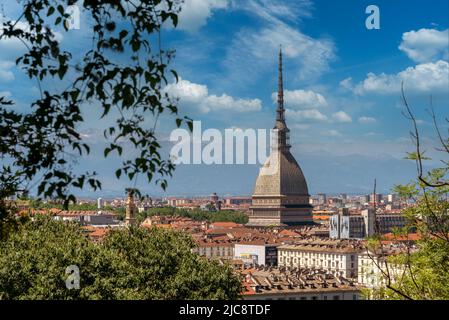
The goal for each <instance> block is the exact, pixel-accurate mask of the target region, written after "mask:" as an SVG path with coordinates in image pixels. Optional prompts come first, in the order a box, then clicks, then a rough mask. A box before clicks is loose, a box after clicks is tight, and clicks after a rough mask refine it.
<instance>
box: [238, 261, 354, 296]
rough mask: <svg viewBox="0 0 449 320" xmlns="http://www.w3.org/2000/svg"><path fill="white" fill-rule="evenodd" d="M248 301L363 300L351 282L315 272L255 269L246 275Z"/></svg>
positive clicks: (244, 272) (244, 286)
mask: <svg viewBox="0 0 449 320" xmlns="http://www.w3.org/2000/svg"><path fill="white" fill-rule="evenodd" d="M242 285H243V288H244V291H243V293H242V297H243V299H244V300H359V299H360V289H359V287H357V286H356V285H355V283H354V282H353V281H351V280H348V279H346V278H344V277H340V276H334V275H331V274H326V273H317V272H315V271H312V270H302V271H298V270H286V269H285V268H260V267H259V268H253V269H249V270H244V271H243V272H242Z"/></svg>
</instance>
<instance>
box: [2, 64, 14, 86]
mask: <svg viewBox="0 0 449 320" xmlns="http://www.w3.org/2000/svg"><path fill="white" fill-rule="evenodd" d="M13 66H14V63H13V62H10V61H0V81H1V82H8V81H12V80H14V78H15V77H14V73H13V72H12V71H11V69H12V67H13Z"/></svg>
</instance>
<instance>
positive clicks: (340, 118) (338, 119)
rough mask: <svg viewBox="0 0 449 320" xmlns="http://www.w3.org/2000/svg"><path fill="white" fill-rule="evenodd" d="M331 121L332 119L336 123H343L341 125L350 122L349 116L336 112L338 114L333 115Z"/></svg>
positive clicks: (342, 112)
mask: <svg viewBox="0 0 449 320" xmlns="http://www.w3.org/2000/svg"><path fill="white" fill-rule="evenodd" d="M332 119H334V120H335V121H336V122H343V123H348V122H352V118H351V116H349V115H348V114H347V113H346V112H344V111H338V112H336V113H334V114H333V115H332Z"/></svg>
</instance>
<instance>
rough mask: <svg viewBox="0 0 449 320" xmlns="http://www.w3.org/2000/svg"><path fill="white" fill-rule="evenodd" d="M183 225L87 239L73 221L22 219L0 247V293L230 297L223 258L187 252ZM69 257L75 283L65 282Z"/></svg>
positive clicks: (230, 277)
mask: <svg viewBox="0 0 449 320" xmlns="http://www.w3.org/2000/svg"><path fill="white" fill-rule="evenodd" d="M193 246H194V242H193V240H192V239H191V237H190V236H188V235H187V234H184V233H180V232H176V231H170V230H161V229H156V228H153V229H149V230H148V229H144V228H130V229H122V230H114V231H111V232H110V233H108V235H107V236H106V238H105V239H104V240H103V241H102V242H101V243H93V242H91V241H90V240H88V239H87V237H86V236H85V235H84V234H83V233H82V231H81V230H80V229H79V226H78V225H77V224H75V223H67V222H58V221H54V220H51V219H49V218H47V217H42V216H41V217H38V218H37V219H36V220H35V221H29V222H27V223H25V224H24V225H23V226H22V227H20V228H19V230H18V231H17V232H14V233H12V234H11V236H10V237H9V239H8V240H7V241H6V242H5V243H4V244H3V245H2V247H1V248H0V266H1V268H0V299H236V298H238V297H239V295H240V292H241V287H240V286H241V284H240V281H239V279H238V276H236V275H235V274H234V272H233V270H232V268H231V267H230V266H227V265H220V264H219V263H218V262H215V261H208V260H207V259H205V258H203V257H200V256H199V255H197V254H195V253H193V252H192V251H191V249H192V248H193ZM71 265H76V266H78V267H79V270H80V288H79V290H77V289H71V290H69V289H67V288H66V284H65V282H66V279H67V277H68V275H67V274H66V273H65V270H66V268H67V267H68V266H71Z"/></svg>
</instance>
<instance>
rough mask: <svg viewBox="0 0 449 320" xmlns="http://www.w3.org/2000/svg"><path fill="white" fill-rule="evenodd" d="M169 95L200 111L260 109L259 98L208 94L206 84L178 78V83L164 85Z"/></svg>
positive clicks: (250, 110)
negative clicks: (238, 97)
mask: <svg viewBox="0 0 449 320" xmlns="http://www.w3.org/2000/svg"><path fill="white" fill-rule="evenodd" d="M164 91H166V92H167V93H168V94H169V95H170V96H172V97H174V98H179V99H180V104H181V105H182V106H186V107H189V108H192V109H195V110H197V111H198V112H200V113H209V112H213V111H232V112H254V111H259V110H261V109H262V102H261V101H260V100H259V99H236V98H234V97H231V96H229V95H226V94H222V95H220V96H217V95H209V90H208V88H207V86H206V85H202V84H196V83H193V82H190V81H188V80H184V79H180V80H179V82H178V83H173V84H169V85H167V86H166V87H165V89H164Z"/></svg>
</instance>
